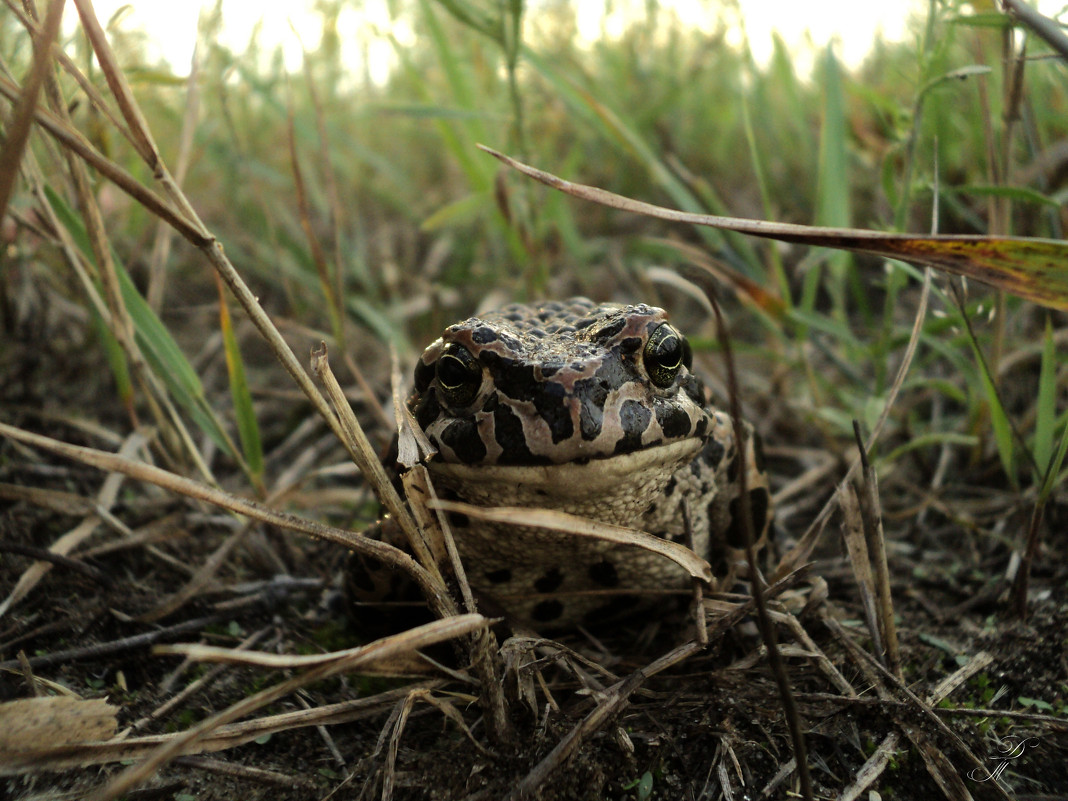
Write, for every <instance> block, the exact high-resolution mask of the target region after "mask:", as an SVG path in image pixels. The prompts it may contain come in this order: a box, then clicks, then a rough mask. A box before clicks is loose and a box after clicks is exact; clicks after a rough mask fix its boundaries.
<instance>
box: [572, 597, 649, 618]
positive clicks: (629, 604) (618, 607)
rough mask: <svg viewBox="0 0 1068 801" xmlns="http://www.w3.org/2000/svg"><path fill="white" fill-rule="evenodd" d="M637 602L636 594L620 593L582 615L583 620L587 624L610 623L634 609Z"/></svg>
mask: <svg viewBox="0 0 1068 801" xmlns="http://www.w3.org/2000/svg"><path fill="white" fill-rule="evenodd" d="M637 603H638V598H637V597H636V596H634V595H620V596H619V597H618V598H614V599H612V600H611V601H609V602H608V603H606V604H604V605H603V606H598V607H597V608H596V609H593V610H591V611H589V612H587V613H586V614H585V615H583V616H582V622H583V623H585V624H586V625H597V624H598V623H608V622H610V621H612V620H615V619H617V618H619V617H622V616H623V614H624V613H625V612H626V611H627V610H628V609H633V608H634V606H635V605H636V604H637Z"/></svg>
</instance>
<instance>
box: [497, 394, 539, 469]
mask: <svg viewBox="0 0 1068 801" xmlns="http://www.w3.org/2000/svg"><path fill="white" fill-rule="evenodd" d="M493 436H494V439H496V440H497V444H498V445H500V446H501V449H502V453H501V456H500V458H499V460H498V461H499V462H500V463H501V464H534V463H535V462H536V461H539V460H538V459H536V458H535V456H534V454H532V453H531V452H530V448H528V447H527V440H526V437H525V436H524V434H523V421H522V420H520V419H519V415H517V414H516V413H515V412H513V411H512V409H511V407H509V406H506V405H504V404H501V405H500V406H498V407H497V408H496V409H495V410H494V412H493ZM483 450H485V448H483ZM540 461H542V462H544V461H545V460H544V459H541V460H540Z"/></svg>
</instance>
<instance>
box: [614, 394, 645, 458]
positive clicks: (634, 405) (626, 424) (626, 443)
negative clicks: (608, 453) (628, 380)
mask: <svg viewBox="0 0 1068 801" xmlns="http://www.w3.org/2000/svg"><path fill="white" fill-rule="evenodd" d="M652 417H653V415H652V412H650V411H649V410H648V409H646V408H645V407H644V406H642V404H640V403H638V401H636V400H628V401H623V405H622V406H621V407H620V408H619V423H620V426H622V428H623V436H622V437H620V439H619V441H618V442H617V443H616V450H615V452H616V453H633V452H634V451H637V450H641V447H642V434H644V433H645V429H647V428H648V427H649V420H651V419H652Z"/></svg>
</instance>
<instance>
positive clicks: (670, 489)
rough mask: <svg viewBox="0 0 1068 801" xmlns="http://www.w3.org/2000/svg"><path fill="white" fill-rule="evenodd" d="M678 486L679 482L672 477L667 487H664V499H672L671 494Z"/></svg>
mask: <svg viewBox="0 0 1068 801" xmlns="http://www.w3.org/2000/svg"><path fill="white" fill-rule="evenodd" d="M678 485H679V482H678V481H676V480H675V478H674V476H672V478H671V480H670V481H668V483H667V485H666V486H665V487H664V497H665V498H670V497H671V493H673V492H674V491H675V487H677V486H678Z"/></svg>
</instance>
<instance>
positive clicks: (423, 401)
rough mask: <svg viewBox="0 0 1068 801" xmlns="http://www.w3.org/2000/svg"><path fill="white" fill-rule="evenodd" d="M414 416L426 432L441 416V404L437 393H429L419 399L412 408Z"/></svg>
mask: <svg viewBox="0 0 1068 801" xmlns="http://www.w3.org/2000/svg"><path fill="white" fill-rule="evenodd" d="M412 415H413V416H414V417H415V422H417V423H418V424H419V425H420V426H421V427H422V428H423V429H424V430H426V428H427V426H429V425H430V424H431V423H433V422H434V421H435V420H437V419H438V417H439V416H440V415H441V404H440V403H438V397H437V393H435V392H433V391H431V392H427V393H426V394H425V395H423V396H422V397H420V398H418V399H417V400H416V402H415V404H414V408H412Z"/></svg>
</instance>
